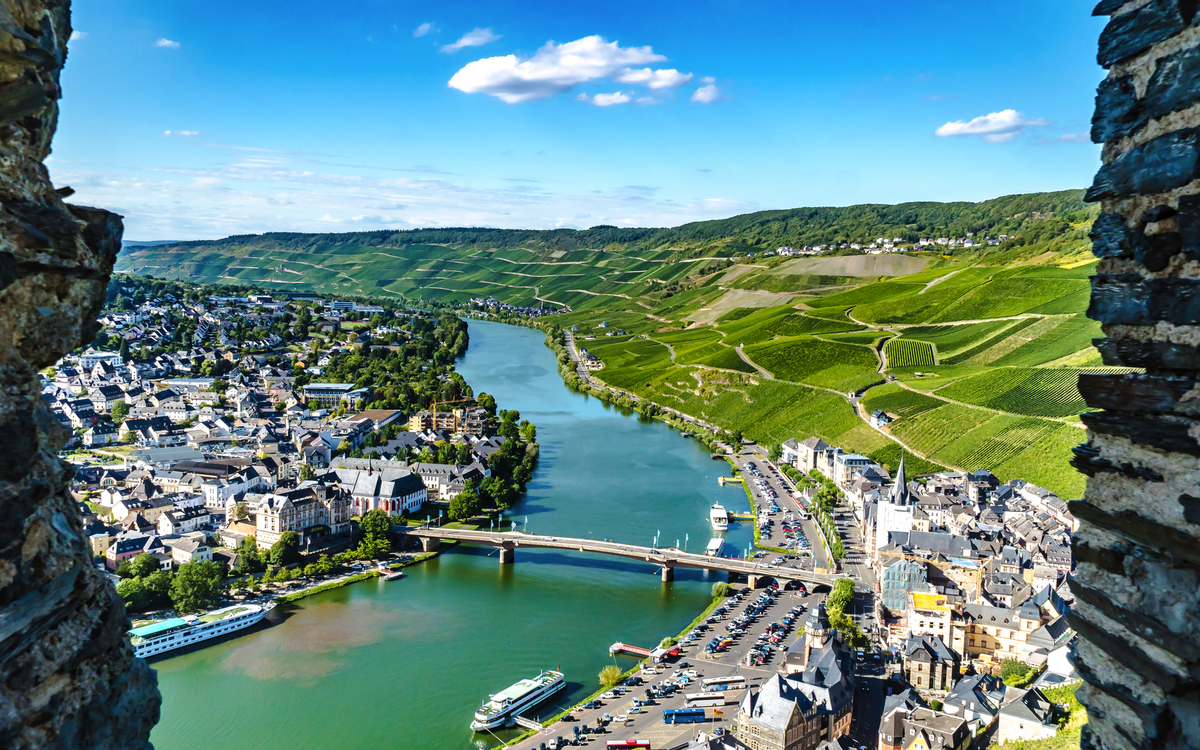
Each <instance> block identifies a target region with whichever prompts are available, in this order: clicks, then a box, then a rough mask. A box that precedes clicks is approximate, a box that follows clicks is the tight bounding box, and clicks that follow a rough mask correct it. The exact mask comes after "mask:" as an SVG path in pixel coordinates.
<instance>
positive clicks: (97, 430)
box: [83, 422, 117, 447]
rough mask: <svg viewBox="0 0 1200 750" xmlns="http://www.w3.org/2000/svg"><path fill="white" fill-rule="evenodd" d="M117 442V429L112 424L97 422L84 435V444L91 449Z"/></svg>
mask: <svg viewBox="0 0 1200 750" xmlns="http://www.w3.org/2000/svg"><path fill="white" fill-rule="evenodd" d="M115 442H117V428H116V426H115V425H113V423H112V422H97V423H96V424H95V425H93V426H92V427H91V428H89V429H88V431H87V432H85V433H83V444H84V445H86V446H89V447H90V446H96V445H108V444H109V443H115Z"/></svg>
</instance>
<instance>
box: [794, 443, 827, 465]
mask: <svg viewBox="0 0 1200 750" xmlns="http://www.w3.org/2000/svg"><path fill="white" fill-rule="evenodd" d="M829 447H830V446H829V443H826V442H825V441H824V440H821V439H820V438H816V437H810V438H809V439H807V440H804V441H802V442H800V443H797V444H796V445H795V447H794V448H793V449H791V450H792V453H793V454H794V455H795V459H794V460H793V461H792V462H791V464H792V466H794V467H796V468H797V469H799V470H800V471H802V472H804V473H805V474H807V473H808V472H810V471H812V470H813V469H819V468H821V467H820V466H819V465H818V464H819V463H820V459H821V458H823V457H824V455H825V452H826V451H827V450H829Z"/></svg>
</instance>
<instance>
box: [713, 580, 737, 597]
mask: <svg viewBox="0 0 1200 750" xmlns="http://www.w3.org/2000/svg"><path fill="white" fill-rule="evenodd" d="M731 590H732V588H731V587H730V585H729V584H728V583H726V582H725V581H717V582H716V583H714V584H713V585H712V595H713V598H714V599H724V598H725V597H727V596H729V592H730V591H731Z"/></svg>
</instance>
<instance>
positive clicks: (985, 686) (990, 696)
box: [942, 674, 1005, 732]
mask: <svg viewBox="0 0 1200 750" xmlns="http://www.w3.org/2000/svg"><path fill="white" fill-rule="evenodd" d="M1004 692H1005V685H1004V683H1003V682H1001V681H1000V678H999V677H996V676H994V675H990V674H977V675H967V676H965V677H963V678H962V679H961V680H959V681H958V682H957V683H955V685H954V687H953V688H952V689H951V690H950V693H949V694H948V695H947V696H946V697H945V698H943V699H942V707H943V710H945V711H947V712H949V713H953V714H954V715H955V716H960V717H962V718H963V719H964V720H966V721H967V722H968V723H969V724H970V725H971V731H973V732H975V731H979V729H980V727H986V726H991V724H992V722H994V721H995V720H996V715H997V714H998V713H999V712H1000V706H1001V704H1002V703H1003V702H1004Z"/></svg>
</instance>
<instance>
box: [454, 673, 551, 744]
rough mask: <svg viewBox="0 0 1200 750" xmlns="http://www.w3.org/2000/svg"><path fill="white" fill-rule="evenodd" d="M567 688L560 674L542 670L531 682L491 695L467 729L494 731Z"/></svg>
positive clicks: (517, 684)
mask: <svg viewBox="0 0 1200 750" xmlns="http://www.w3.org/2000/svg"><path fill="white" fill-rule="evenodd" d="M566 686H567V681H566V679H565V678H564V677H563V673H562V672H555V671H553V670H546V671H545V672H542V673H541V674H539V675H538V676H537V677H534V678H533V679H531V680H520V681H518V682H516V683H515V684H513V685H510V686H508V687H507V688H505V689H504V690H501V691H500V692H499V693H496V694H495V695H489V696H488V699H487V701H486V702H485V703H484V704H483V705H482V706H480V708H479V710H478V711H476V712H475V720H474V721H472V722H471V729H472V730H474V731H476V732H482V731H484V730H486V729H496V728H497V727H502V726H504V725H505V724H509V723H512V722H513V720H514V719H515V718H516V717H517V716H518V715H520V714H521V713H523V712H524V711H526V710H528V709H530V708H533V707H534V706H536V705H537V704H539V703H541V702H542V701H544V700H546V699H547V698H549V697H550V696H552V695H554V694H555V693H557V692H558V691H559V690H562V689H563V688H564V687H566Z"/></svg>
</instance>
